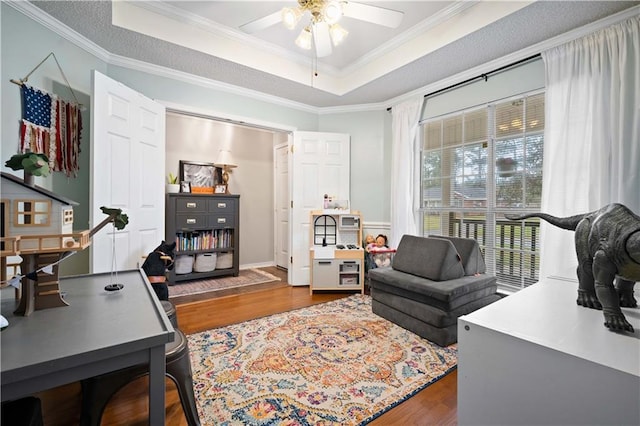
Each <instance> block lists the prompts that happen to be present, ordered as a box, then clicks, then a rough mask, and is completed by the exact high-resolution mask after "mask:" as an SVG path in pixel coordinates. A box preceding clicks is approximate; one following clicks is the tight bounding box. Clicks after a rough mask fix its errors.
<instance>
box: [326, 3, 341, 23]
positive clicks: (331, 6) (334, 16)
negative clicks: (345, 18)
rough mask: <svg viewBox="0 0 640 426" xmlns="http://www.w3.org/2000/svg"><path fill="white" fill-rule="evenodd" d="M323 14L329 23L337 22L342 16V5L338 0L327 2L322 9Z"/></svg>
mask: <svg viewBox="0 0 640 426" xmlns="http://www.w3.org/2000/svg"><path fill="white" fill-rule="evenodd" d="M322 16H323V17H324V21H325V22H326V23H327V24H329V25H333V24H335V23H337V22H338V21H339V20H340V18H342V5H341V4H340V2H338V1H329V2H327V4H326V5H325V7H324V10H323V11H322Z"/></svg>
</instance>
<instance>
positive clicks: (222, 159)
mask: <svg viewBox="0 0 640 426" xmlns="http://www.w3.org/2000/svg"><path fill="white" fill-rule="evenodd" d="M215 165H216V166H227V167H228V168H231V167H238V165H237V164H235V162H234V161H233V158H232V157H231V151H229V150H228V149H221V150H220V152H219V153H218V159H217V160H216V162H215Z"/></svg>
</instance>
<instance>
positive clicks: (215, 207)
mask: <svg viewBox="0 0 640 426" xmlns="http://www.w3.org/2000/svg"><path fill="white" fill-rule="evenodd" d="M209 212H211V213H214V214H229V215H234V214H235V213H236V200H235V199H233V198H223V199H218V200H215V199H214V200H209Z"/></svg>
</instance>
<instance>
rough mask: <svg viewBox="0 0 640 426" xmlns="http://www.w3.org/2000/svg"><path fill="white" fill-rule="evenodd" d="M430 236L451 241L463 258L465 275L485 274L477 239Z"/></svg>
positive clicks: (430, 236)
mask: <svg viewBox="0 0 640 426" xmlns="http://www.w3.org/2000/svg"><path fill="white" fill-rule="evenodd" d="M429 238H442V239H445V240H449V241H451V243H452V244H453V246H454V247H455V248H456V250H457V251H458V254H459V255H460V258H461V259H462V266H463V267H464V274H465V275H475V274H484V273H485V272H486V270H487V268H486V265H485V263H484V257H483V256H482V252H481V251H480V246H479V245H478V242H477V241H476V240H474V239H471V238H460V237H445V236H442V235H429Z"/></svg>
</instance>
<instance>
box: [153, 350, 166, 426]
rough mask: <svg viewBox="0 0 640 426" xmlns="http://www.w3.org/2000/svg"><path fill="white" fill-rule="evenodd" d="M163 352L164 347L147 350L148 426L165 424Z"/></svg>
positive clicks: (164, 367)
mask: <svg viewBox="0 0 640 426" xmlns="http://www.w3.org/2000/svg"><path fill="white" fill-rule="evenodd" d="M164 354H165V350H164V345H161V346H155V347H153V348H151V349H149V424H150V425H164V424H165V422H164V420H165V407H164V399H165V389H164V381H165V369H166V364H165V357H164Z"/></svg>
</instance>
